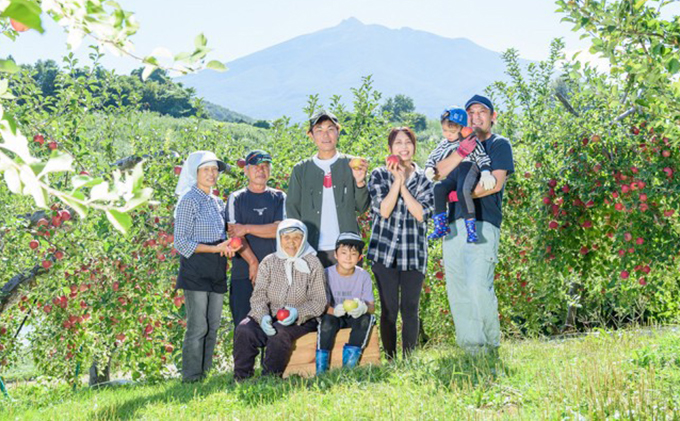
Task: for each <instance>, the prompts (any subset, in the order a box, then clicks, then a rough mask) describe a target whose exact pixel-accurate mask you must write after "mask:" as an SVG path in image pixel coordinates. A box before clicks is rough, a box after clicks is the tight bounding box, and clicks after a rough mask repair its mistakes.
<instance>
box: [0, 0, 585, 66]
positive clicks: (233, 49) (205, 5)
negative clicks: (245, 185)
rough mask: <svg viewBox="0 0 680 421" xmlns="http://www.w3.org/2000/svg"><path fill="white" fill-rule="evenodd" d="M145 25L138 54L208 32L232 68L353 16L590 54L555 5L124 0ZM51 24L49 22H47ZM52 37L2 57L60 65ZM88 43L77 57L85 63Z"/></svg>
mask: <svg viewBox="0 0 680 421" xmlns="http://www.w3.org/2000/svg"><path fill="white" fill-rule="evenodd" d="M119 3H120V4H121V5H122V6H123V8H124V9H125V10H128V11H131V12H133V13H135V15H136V17H137V20H138V22H139V23H140V25H141V29H140V30H139V32H138V33H137V34H136V35H135V36H134V37H133V38H132V41H133V42H134V44H135V48H136V54H138V55H142V56H143V55H146V54H149V53H150V52H151V51H152V50H153V49H154V48H156V47H166V48H168V49H170V50H171V51H172V52H173V53H178V52H181V51H191V50H192V47H193V39H194V37H195V36H196V35H198V34H200V33H204V34H205V36H206V37H207V38H208V46H209V47H211V48H213V49H214V51H213V52H211V53H210V56H209V58H210V59H215V60H219V61H222V62H229V61H231V60H234V59H236V58H239V57H243V56H246V55H248V54H251V53H254V52H257V51H259V50H262V49H264V48H267V47H270V46H272V45H276V44H279V43H281V42H284V41H287V40H289V39H291V38H294V37H297V36H299V35H304V34H308V33H311V32H315V31H318V30H321V29H325V28H329V27H332V26H335V25H337V24H339V23H340V22H341V21H342V20H344V19H347V18H350V17H355V18H357V19H359V20H360V21H362V22H363V23H365V24H379V25H383V26H386V27H388V28H393V29H398V28H402V27H410V28H412V29H417V30H422V31H426V32H431V33H434V34H437V35H440V36H443V37H447V38H461V37H462V38H468V39H469V40H471V41H473V42H474V43H476V44H478V45H480V46H482V47H485V48H488V49H490V50H493V51H498V52H501V51H504V50H506V49H508V48H511V47H513V48H516V49H518V50H519V52H520V56H521V57H522V58H526V59H531V60H540V59H544V58H546V57H547V55H548V52H549V45H550V41H551V40H552V39H554V38H557V37H562V38H564V40H565V43H566V52H567V53H573V52H576V51H578V50H582V49H587V47H588V45H587V44H586V43H585V42H584V41H581V40H579V37H578V34H576V33H574V32H572V31H571V26H570V25H569V24H568V23H560V19H561V18H562V15H561V14H557V13H556V12H555V10H556V9H557V6H556V5H555V4H554V2H553V1H552V0H514V1H510V0H482V1H477V2H475V1H461V0H447V1H444V0H392V1H387V0H285V1H281V0H259V1H257V2H251V1H234V0H222V1H214V0H213V1H208V0H190V1H187V0H182V1H180V0H119ZM43 18H44V19H45V17H43ZM45 28H46V31H47V32H46V35H40V34H38V33H37V32H35V31H29V32H26V33H22V34H21V35H20V36H19V38H18V40H17V41H15V42H14V43H12V42H11V41H8V40H7V39H5V38H4V37H3V39H2V40H0V57H2V58H4V57H6V56H7V55H9V54H11V55H12V56H13V57H14V59H15V60H16V61H17V62H18V63H20V64H28V63H34V62H35V61H36V60H38V59H54V60H56V61H57V62H60V61H61V57H62V56H64V55H65V54H66V53H67V52H68V50H67V47H66V36H65V35H64V34H63V31H62V30H61V28H60V27H59V26H57V25H56V24H55V23H54V22H53V21H51V19H49V20H48V22H46V25H45ZM87 44H88V42H87V41H86V42H84V43H83V45H82V46H81V47H80V48H79V49H78V50H77V51H76V52H75V53H76V55H77V56H79V57H87V54H88V53H89V51H88V49H87ZM102 63H103V65H104V66H105V67H107V68H109V69H116V70H117V71H118V73H129V72H130V71H131V70H132V69H134V68H136V67H139V66H140V64H139V63H138V62H136V61H135V60H133V59H130V58H117V57H114V56H112V55H111V54H107V55H106V56H105V57H104V59H103V60H102Z"/></svg>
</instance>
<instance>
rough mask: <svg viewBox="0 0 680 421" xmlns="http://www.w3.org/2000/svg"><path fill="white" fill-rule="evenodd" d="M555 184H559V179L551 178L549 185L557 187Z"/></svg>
mask: <svg viewBox="0 0 680 421" xmlns="http://www.w3.org/2000/svg"><path fill="white" fill-rule="evenodd" d="M555 186H557V180H555V179H554V178H552V179H550V181H548V187H552V188H555Z"/></svg>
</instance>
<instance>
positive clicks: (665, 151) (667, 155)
mask: <svg viewBox="0 0 680 421" xmlns="http://www.w3.org/2000/svg"><path fill="white" fill-rule="evenodd" d="M661 155H662V156H663V157H664V158H668V157H669V156H671V151H669V150H668V149H664V150H663V151H662V152H661Z"/></svg>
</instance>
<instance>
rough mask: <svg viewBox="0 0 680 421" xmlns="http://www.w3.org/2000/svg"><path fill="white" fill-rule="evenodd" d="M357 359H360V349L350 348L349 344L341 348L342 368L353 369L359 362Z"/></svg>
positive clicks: (356, 347)
mask: <svg viewBox="0 0 680 421" xmlns="http://www.w3.org/2000/svg"><path fill="white" fill-rule="evenodd" d="M359 358H361V348H360V347H358V346H352V345H349V344H345V346H344V347H342V366H343V367H349V368H353V367H355V366H356V365H357V363H358V362H359Z"/></svg>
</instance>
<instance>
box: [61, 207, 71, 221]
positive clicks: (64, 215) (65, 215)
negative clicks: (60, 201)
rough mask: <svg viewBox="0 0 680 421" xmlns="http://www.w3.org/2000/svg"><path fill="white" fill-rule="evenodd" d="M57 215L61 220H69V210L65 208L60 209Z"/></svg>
mask: <svg viewBox="0 0 680 421" xmlns="http://www.w3.org/2000/svg"><path fill="white" fill-rule="evenodd" d="M58 215H59V218H60V219H61V220H62V221H69V220H70V219H71V212H69V211H67V210H66V209H64V210H60V211H59V213H58Z"/></svg>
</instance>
